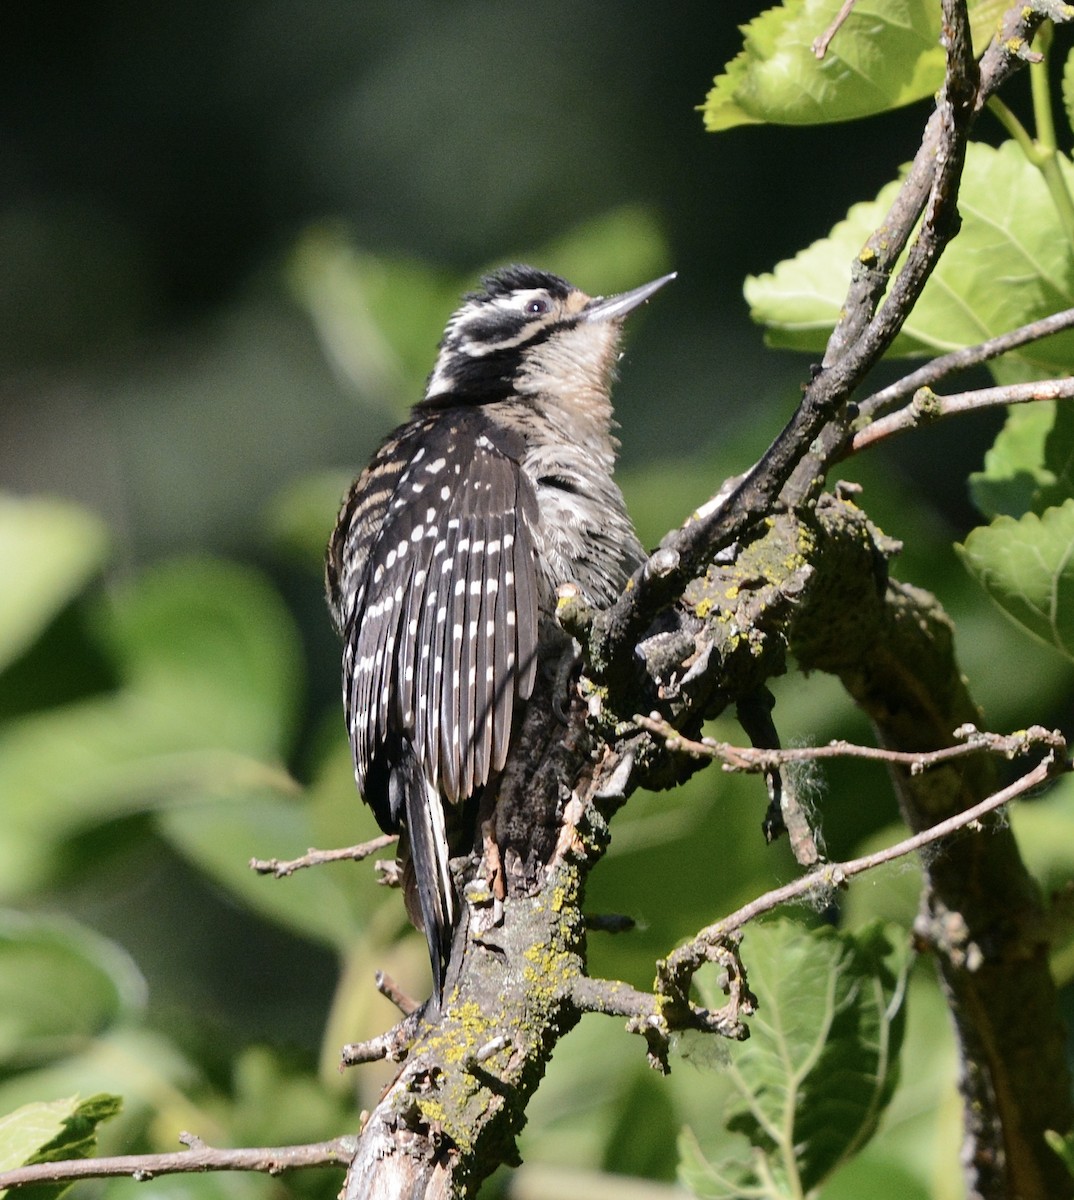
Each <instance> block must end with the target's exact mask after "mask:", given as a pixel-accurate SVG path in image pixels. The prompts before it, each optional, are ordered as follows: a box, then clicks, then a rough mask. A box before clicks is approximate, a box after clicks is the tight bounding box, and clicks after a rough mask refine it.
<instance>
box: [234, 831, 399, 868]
mask: <svg viewBox="0 0 1074 1200" xmlns="http://www.w3.org/2000/svg"><path fill="white" fill-rule="evenodd" d="M398 840H399V835H398V834H396V833H382V834H381V835H380V836H379V837H375V838H372V839H371V840H370V841H368V842H359V843H358V845H356V846H344V847H343V848H342V849H336V850H314V849H313V848H312V847H311V848H310V849H309V850H307V851H306V853H305V854H303V855H302V856H301V857H299V858H292V859H289V860H286V861H284V862H281V861H280V860H279V859H278V858H251V859H250V870H251V871H256V872H257V873H258V875H273V876H275V878H277V879H285V878H286V877H287V876H288V875H293V874H294V873H295V872H296V871H301V870H302V869H303V868H305V867H321V866H324V864H325V863H332V862H360V861H361V860H362V859H363V858H369V857H370V855H373V854H376V853H377V851H378V850H384V849H386V848H387V847H388V846H394V845H395V843H396V842H397V841H398Z"/></svg>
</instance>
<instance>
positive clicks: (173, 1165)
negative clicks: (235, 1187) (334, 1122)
mask: <svg viewBox="0 0 1074 1200" xmlns="http://www.w3.org/2000/svg"><path fill="white" fill-rule="evenodd" d="M179 1140H180V1141H181V1142H184V1143H186V1145H187V1146H188V1147H189V1149H187V1150H177V1151H175V1152H173V1153H170V1154H120V1155H115V1156H113V1157H111V1158H77V1159H69V1160H66V1161H63V1162H44V1163H35V1164H33V1165H32V1166H29V1167H16V1168H15V1169H14V1170H12V1171H4V1172H0V1192H3V1191H4V1190H5V1189H6V1188H18V1187H25V1186H27V1185H28V1184H31V1183H61V1182H67V1181H69V1180H72V1179H100V1178H105V1177H109V1176H123V1175H125V1176H129V1177H130V1178H131V1179H134V1180H137V1181H138V1182H139V1183H144V1182H145V1181H146V1180H149V1179H154V1178H156V1176H158V1175H176V1174H180V1173H183V1172H192V1171H197V1172H203V1171H262V1172H265V1173H267V1174H269V1175H279V1174H281V1173H282V1172H284V1171H293V1170H298V1169H300V1168H303V1167H326V1166H339V1167H345V1166H346V1165H347V1164H348V1163H349V1162H350V1161H351V1159H352V1158H353V1157H354V1154H355V1151H356V1149H357V1146H358V1139H357V1138H356V1137H354V1136H353V1135H349V1134H348V1135H344V1136H343V1137H338V1138H333V1139H332V1140H331V1141H330V1142H313V1143H310V1144H308V1145H304V1146H262V1147H257V1148H255V1149H249V1150H222V1149H217V1148H215V1147H212V1146H207V1145H205V1143H204V1142H203V1141H202V1140H201V1139H200V1138H198V1137H195V1136H194V1135H192V1134H188V1133H182V1134H180V1135H179Z"/></svg>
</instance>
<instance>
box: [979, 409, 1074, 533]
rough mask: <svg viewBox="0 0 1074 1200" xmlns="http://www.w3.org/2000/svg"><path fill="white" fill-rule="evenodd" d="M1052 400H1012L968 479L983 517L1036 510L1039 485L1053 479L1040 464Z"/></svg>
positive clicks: (1053, 416) (1042, 459) (1047, 431)
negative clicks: (981, 464) (978, 466)
mask: <svg viewBox="0 0 1074 1200" xmlns="http://www.w3.org/2000/svg"><path fill="white" fill-rule="evenodd" d="M1055 411H1056V405H1055V401H1052V400H1048V401H1044V400H1042V401H1041V402H1040V403H1039V404H1015V405H1012V406H1011V408H1010V410H1009V411H1008V413H1007V420H1006V422H1005V423H1004V426H1003V428H1002V429H1001V430H1000V431H999V433H998V434H997V436H996V440H995V441H994V442H993V443H992V445H991V447H990V448H989V449H988V450H987V451H986V452H985V459H984V469H983V470H981V471H975V472H974V473H973V474H972V475H971V476H970V479H969V485H970V497H971V498H972V500H973V503H974V504H975V505H976V506H977V508H978V509H979V510H980V511H981V512H982V513H984V515H985V516H986V517H998V516H1008V517H1020V516H1022V514H1023V513H1027V512H1030V511H1034V512H1040V511H1041V508H1039V507H1038V503H1037V497H1038V496H1039V494H1040V492H1041V489H1043V488H1046V487H1048V486H1050V485H1052V484H1054V483H1055V477H1054V475H1053V474H1052V473H1051V471H1049V470H1048V468H1047V467H1046V466H1045V465H1044V457H1045V448H1046V446H1047V443H1048V434H1049V432H1050V431H1051V428H1052V424H1053V422H1054V420H1055Z"/></svg>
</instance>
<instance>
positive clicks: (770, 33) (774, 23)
mask: <svg viewBox="0 0 1074 1200" xmlns="http://www.w3.org/2000/svg"><path fill="white" fill-rule="evenodd" d="M841 2H842V0H786V2H785V3H784V4H783V5H782V6H781V7H779V8H771V9H769V10H768V11H767V12H764V13H762V14H761V15H760V16H759V17H756V18H754V20H752V21H751V22H750V23H749V24H748V25H746V26H744V27H743V29H742V33H743V38H744V42H743V49H742V51H741V53H740V54H739V55H738V56H737V57H736V58H735V59H734V60H733V61H732V62H731V63H729V64H728V66H727V68H726V71H725V73H724V74H722V75H718V76H717V77H716V81H715V85H714V86H713V88H712V90H711V91H710V92H709V94H708V97H707V99H706V101H705V104H704V106H703V109H702V111H703V113H704V119H705V128H706V129H708V130H709V131H710V132H713V133H716V132H719V131H720V130H724V129H730V128H733V127H734V126H736V125H747V124H757V123H760V122H765V121H767V122H771V123H773V124H777V125H813V124H823V123H826V122H829V121H849V120H852V119H853V118H855V117H864V116H869V115H871V114H873V113H878V112H886V111H887V110H888V109H891V108H898V107H899V106H901V105H904V104H909V103H911V102H912V101H914V100H920V99H921V98H922V97H924V96H929V95H931V94H932V93H933V92H935V91H936V89H937V88H939V86H940V84H941V83H942V82H943V75H944V52H943V48H942V46H941V45H940V11H939V8H938V6H937V5H936V4H935V3H933V0H898V2H892V0H858V3H857V4H856V5H855V6H854V8H853V10H852V11H851V12H850V14H849V16H848V17H847V18H846V20H845V21H844V22H843V23H842V25H841V26H840V27H839V29H838V31H837V32H836V34H835V36H834V37H833V38H832V40H831V43H830V44H829V46H828V49H827V52H826V53H825V55H824V57H823V58H819V59H818V58H817V56H816V54H815V53H814V52H813V43H814V42H815V41H816V39H817V38H818V37H820V36H821V35H822V34H823V33H824V32H825V31H826V30H828V29H829V27H830V26H831V25H832V23H833V21H834V20H835V18H836V14H837V13H838V12H839V9H840V7H841ZM970 11H971V24H972V26H973V32H974V42H975V44H976V45H977V46H978V47H979V48H980V47H981V46H982V45H983V44H984V41H985V40H986V39H987V38H988V37H990V36H991V33H992V29H993V28H994V26H995V21H996V19H997V17H998V14H999V12H1001V11H1002V4H1001V3H1000V0H984V2H980V3H977V4H973V5H971V6H970Z"/></svg>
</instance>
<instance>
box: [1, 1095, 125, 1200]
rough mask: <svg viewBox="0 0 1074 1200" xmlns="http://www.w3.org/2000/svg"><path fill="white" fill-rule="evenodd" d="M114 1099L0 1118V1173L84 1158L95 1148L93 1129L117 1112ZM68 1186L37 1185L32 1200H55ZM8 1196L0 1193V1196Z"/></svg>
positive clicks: (65, 1103) (71, 1101)
mask: <svg viewBox="0 0 1074 1200" xmlns="http://www.w3.org/2000/svg"><path fill="white" fill-rule="evenodd" d="M121 1103H122V1102H121V1101H120V1098H119V1097H118V1096H108V1095H103V1094H102V1095H97V1096H91V1097H90V1098H89V1099H87V1100H80V1099H79V1098H78V1097H77V1096H71V1097H69V1098H68V1099H66V1100H53V1101H50V1102H47V1103H46V1102H39V1103H35V1104H27V1105H24V1106H23V1107H22V1108H19V1109H16V1110H15V1112H12V1113H9V1114H8V1115H7V1116H5V1117H0V1171H5V1170H9V1169H11V1168H14V1167H20V1166H24V1165H29V1164H32V1163H41V1162H59V1161H60V1160H62V1159H71V1158H88V1157H89V1156H90V1155H91V1154H92V1153H93V1151H94V1150H95V1148H96V1145H97V1126H98V1125H99V1124H100V1123H101V1122H102V1121H107V1120H108V1119H109V1118H111V1117H114V1116H115V1115H116V1113H118V1112H119V1110H120V1106H121ZM70 1186H71V1185H70V1184H69V1183H55V1184H38V1185H35V1186H34V1188H33V1191H32V1194H33V1196H34V1200H55V1197H57V1196H60V1195H62V1194H63V1193H64V1192H65V1191H66V1190H67V1189H68V1188H69V1187H70ZM8 1194H9V1193H8V1192H6V1191H4V1192H0V1196H6V1195H8Z"/></svg>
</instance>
